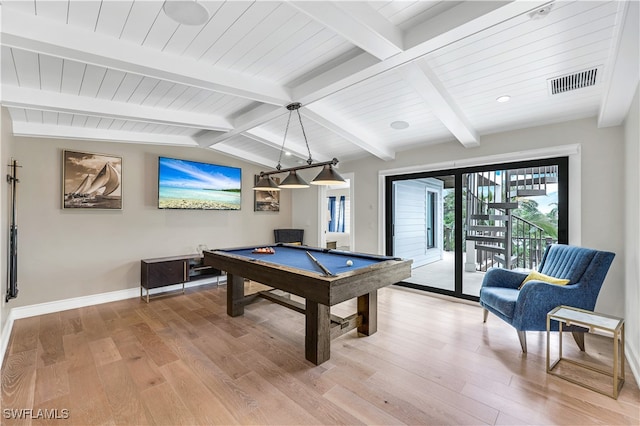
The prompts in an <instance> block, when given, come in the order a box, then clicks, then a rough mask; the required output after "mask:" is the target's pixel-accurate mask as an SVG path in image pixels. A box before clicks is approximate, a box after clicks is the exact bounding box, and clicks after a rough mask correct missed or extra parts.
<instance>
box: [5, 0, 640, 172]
mask: <svg viewBox="0 0 640 426" xmlns="http://www.w3.org/2000/svg"><path fill="white" fill-rule="evenodd" d="M184 1H192V0H184ZM199 3H201V4H202V5H203V6H205V7H206V9H207V10H208V12H209V18H208V20H207V21H206V23H204V24H203V25H196V26H192V25H182V24H179V23H177V22H176V21H174V20H173V19H171V18H170V17H168V16H167V15H166V14H165V12H164V10H163V4H164V2H163V1H161V0H20V1H16V0H14V1H12V0H3V1H2V2H1V5H0V14H1V27H0V29H1V34H0V37H1V42H2V48H1V50H0V54H1V59H2V69H1V72H2V92H1V96H0V97H1V101H2V105H3V106H5V107H7V108H8V109H9V112H10V115H11V119H12V122H13V131H14V134H16V135H21V136H27V137H29V136H37V137H53V138H74V139H82V140H102V141H113V142H129V143H148V144H171V145H181V146H185V147H197V146H199V147H203V148H205V149H212V150H217V151H220V152H223V153H225V154H228V155H232V156H236V157H239V158H242V159H244V160H248V161H251V162H255V163H258V164H261V165H263V166H265V167H267V168H268V167H274V166H275V164H276V163H277V161H278V158H279V156H280V150H281V148H282V145H283V138H284V132H285V128H286V123H287V116H288V111H287V110H286V108H285V107H286V105H288V104H289V103H291V102H300V103H302V108H301V109H300V112H301V114H302V121H303V124H304V129H305V133H306V135H307V137H308V141H309V148H310V151H311V154H312V157H313V159H314V160H317V161H326V160H329V159H331V158H333V157H337V158H339V159H340V160H341V161H345V160H352V159H357V158H362V157H366V156H375V157H378V158H380V159H382V160H391V159H393V158H394V157H395V155H396V153H397V152H399V151H402V150H407V149H410V148H414V147H417V146H424V145H432V144H438V143H450V144H461V145H463V146H464V147H474V146H478V145H481V144H482V136H483V135H487V134H491V133H495V132H500V131H505V130H511V129H518V128H525V127H530V126H536V125H543V124H547V123H554V122H561V121H567V120H574V119H578V118H585V117H595V118H597V120H598V124H599V125H600V126H603V127H604V126H614V125H619V124H620V123H621V122H622V120H623V119H624V117H625V115H626V113H627V111H628V108H629V105H630V103H631V100H632V99H631V98H632V96H633V89H634V88H635V87H636V85H637V84H638V79H639V74H640V71H639V68H640V64H639V60H638V15H639V12H638V2H637V1H629V2H626V1H555V2H545V1H515V2H477V1H469V2H464V1H370V2H364V1H339V2H327V1H300V2H281V1H199ZM593 68H597V78H596V80H595V84H593V85H592V86H590V87H583V88H579V89H575V90H570V91H568V92H565V93H560V94H555V95H552V94H550V91H549V87H548V80H550V79H553V78H556V77H561V76H564V75H568V74H574V73H579V72H582V71H585V70H589V69H593ZM502 95H509V96H510V97H511V100H510V101H509V102H505V103H498V102H496V99H497V98H498V97H500V96H502ZM398 121H404V122H406V123H408V127H407V128H404V129H394V128H392V127H391V123H393V122H398ZM284 150H285V151H287V152H288V153H289V154H290V155H283V156H282V158H283V160H282V164H283V166H284V167H290V166H294V165H297V164H299V162H300V161H303V160H305V159H306V158H307V156H308V154H307V147H306V145H305V141H304V138H303V135H302V131H301V128H300V124H299V122H298V119H297V116H296V115H294V116H292V119H291V125H290V127H289V132H288V135H287V138H286V140H284Z"/></svg>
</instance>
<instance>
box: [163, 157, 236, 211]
mask: <svg viewBox="0 0 640 426" xmlns="http://www.w3.org/2000/svg"><path fill="white" fill-rule="evenodd" d="M241 183H242V173H241V169H240V168H238V167H229V166H220V165H217V164H209V163H200V162H197V161H189V160H179V159H177V158H167V157H159V158H158V208H160V209H197V210H240V200H241V189H242V184H241Z"/></svg>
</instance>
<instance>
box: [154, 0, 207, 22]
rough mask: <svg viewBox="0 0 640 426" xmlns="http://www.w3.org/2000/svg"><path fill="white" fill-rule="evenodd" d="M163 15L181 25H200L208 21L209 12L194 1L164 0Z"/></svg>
mask: <svg viewBox="0 0 640 426" xmlns="http://www.w3.org/2000/svg"><path fill="white" fill-rule="evenodd" d="M162 9H163V10H164V13H166V15H167V16H168V17H169V18H171V19H173V20H174V21H176V22H177V23H179V24H183V25H202V24H204V23H205V22H207V21H208V20H209V11H208V10H207V8H206V7H204V6H203V5H201V4H200V3H198V2H197V1H196V0H166V1H165V2H164V5H163V6H162Z"/></svg>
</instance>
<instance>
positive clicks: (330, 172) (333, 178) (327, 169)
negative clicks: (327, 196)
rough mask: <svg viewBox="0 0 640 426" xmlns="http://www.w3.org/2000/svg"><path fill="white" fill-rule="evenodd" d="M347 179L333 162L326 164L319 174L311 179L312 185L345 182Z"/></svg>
mask: <svg viewBox="0 0 640 426" xmlns="http://www.w3.org/2000/svg"><path fill="white" fill-rule="evenodd" d="M344 182H345V180H344V178H343V177H342V176H340V174H339V173H338V172H336V171H335V170H334V169H333V167H332V166H331V164H325V165H324V167H323V168H322V171H321V172H320V173H318V176H316V178H315V179H314V180H312V181H311V184H312V185H335V184H339V183H344Z"/></svg>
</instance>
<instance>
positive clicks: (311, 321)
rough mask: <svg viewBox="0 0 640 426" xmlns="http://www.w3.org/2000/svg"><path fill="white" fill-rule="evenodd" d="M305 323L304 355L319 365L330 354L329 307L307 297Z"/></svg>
mask: <svg viewBox="0 0 640 426" xmlns="http://www.w3.org/2000/svg"><path fill="white" fill-rule="evenodd" d="M305 323H306V333H305V337H304V352H305V357H306V358H307V360H309V361H311V362H312V363H314V364H315V365H320V364H322V363H323V362H325V361H327V360H328V359H329V357H330V355H331V312H330V307H329V306H327V305H322V304H320V303H316V302H311V301H310V300H308V299H307V301H306V309H305Z"/></svg>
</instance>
